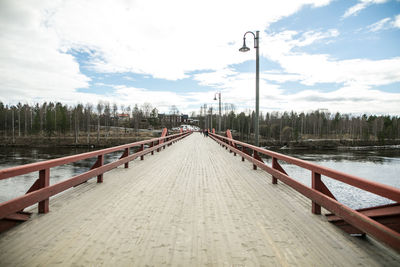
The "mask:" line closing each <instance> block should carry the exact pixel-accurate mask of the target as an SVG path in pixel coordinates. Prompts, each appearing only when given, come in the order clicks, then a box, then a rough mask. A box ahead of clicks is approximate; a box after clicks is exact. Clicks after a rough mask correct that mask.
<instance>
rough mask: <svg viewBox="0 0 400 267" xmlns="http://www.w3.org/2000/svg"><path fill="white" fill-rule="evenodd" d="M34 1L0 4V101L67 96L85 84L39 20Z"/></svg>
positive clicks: (57, 42) (82, 77)
mask: <svg viewBox="0 0 400 267" xmlns="http://www.w3.org/2000/svg"><path fill="white" fill-rule="evenodd" d="M40 17H41V12H40V11H39V10H37V9H36V8H35V3H33V2H27V3H26V5H25V6H23V7H20V8H19V7H17V6H14V5H13V4H10V3H7V2H4V1H2V2H1V3H0V32H1V35H0V58H1V60H0V96H1V97H0V100H2V101H9V102H16V101H21V102H28V101H31V100H36V99H40V98H41V96H45V97H46V98H48V99H57V98H64V99H68V98H70V95H71V94H72V93H74V92H75V88H84V87H88V83H89V81H90V79H89V78H88V77H86V76H85V75H83V74H81V73H80V70H79V64H78V63H77V62H76V60H75V59H74V57H73V56H71V55H68V54H65V53H61V52H60V51H59V40H58V39H57V38H56V37H55V36H54V34H53V33H52V32H48V31H47V30H46V29H45V28H44V27H43V25H42V24H41V21H40Z"/></svg>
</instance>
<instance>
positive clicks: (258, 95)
mask: <svg viewBox="0 0 400 267" xmlns="http://www.w3.org/2000/svg"><path fill="white" fill-rule="evenodd" d="M248 33H251V34H252V35H253V37H254V48H255V49H256V118H255V122H254V124H255V125H254V132H255V145H256V146H259V142H258V133H259V127H258V126H259V121H258V113H259V107H260V106H259V102H260V94H259V89H260V88H259V87H260V59H259V47H260V46H259V41H260V37H259V33H260V31H256V34H254V33H253V32H251V31H248V32H246V33H245V34H244V35H243V46H242V47H241V48H240V49H239V51H240V52H247V51H249V50H250V48H248V47H247V46H246V34H248Z"/></svg>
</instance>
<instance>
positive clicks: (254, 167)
mask: <svg viewBox="0 0 400 267" xmlns="http://www.w3.org/2000/svg"><path fill="white" fill-rule="evenodd" d="M257 156H258V154H257V151H255V150H253V159H255V160H257V159H258V157H257ZM253 170H257V165H255V164H253Z"/></svg>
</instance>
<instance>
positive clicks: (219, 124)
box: [214, 92, 221, 132]
mask: <svg viewBox="0 0 400 267" xmlns="http://www.w3.org/2000/svg"><path fill="white" fill-rule="evenodd" d="M217 95H218V99H219V118H218V132H221V92H217V93H215V94H214V100H217Z"/></svg>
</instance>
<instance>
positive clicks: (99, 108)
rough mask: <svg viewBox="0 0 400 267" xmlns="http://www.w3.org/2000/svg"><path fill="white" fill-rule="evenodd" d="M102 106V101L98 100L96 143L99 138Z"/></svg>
mask: <svg viewBox="0 0 400 267" xmlns="http://www.w3.org/2000/svg"><path fill="white" fill-rule="evenodd" d="M103 107H104V105H103V102H101V101H99V103H97V143H99V140H100V117H101V113H102V112H103Z"/></svg>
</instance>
